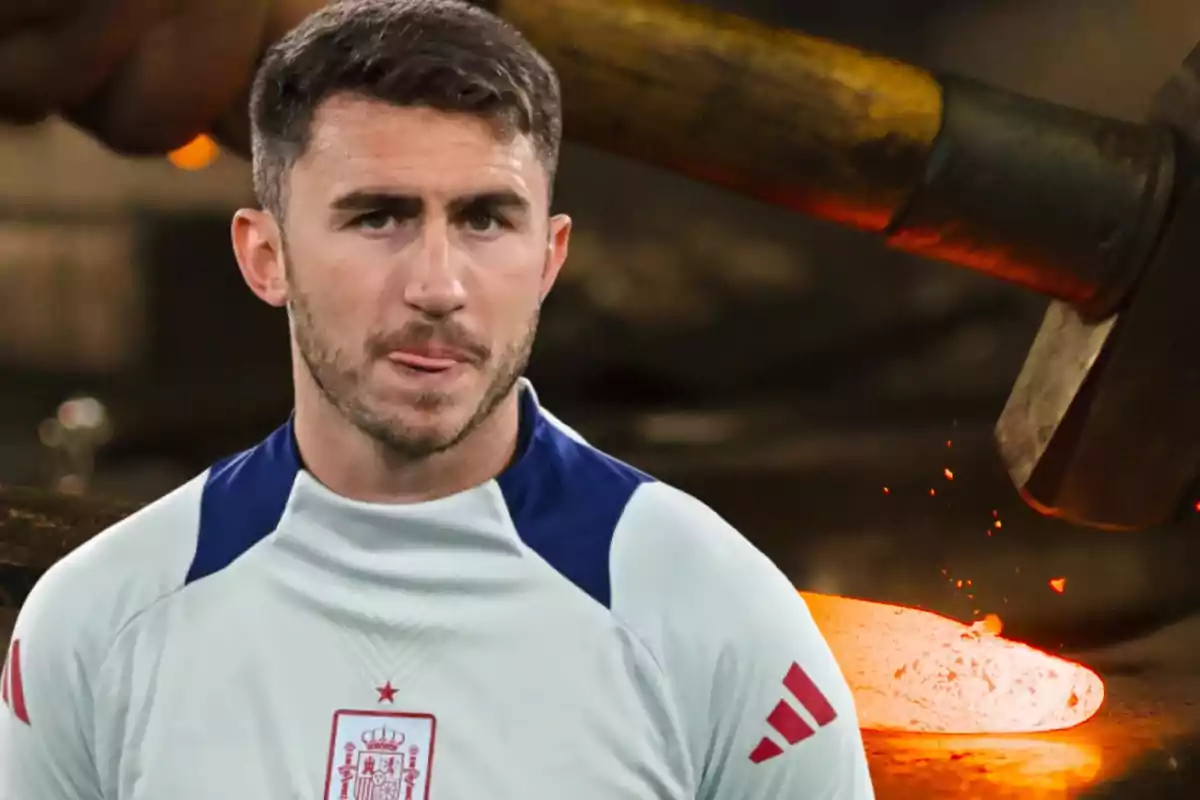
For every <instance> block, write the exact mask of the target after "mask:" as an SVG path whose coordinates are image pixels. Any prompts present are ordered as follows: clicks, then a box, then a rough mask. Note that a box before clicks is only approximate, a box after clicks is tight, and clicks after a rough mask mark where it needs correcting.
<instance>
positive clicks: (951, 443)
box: [946, 439, 954, 447]
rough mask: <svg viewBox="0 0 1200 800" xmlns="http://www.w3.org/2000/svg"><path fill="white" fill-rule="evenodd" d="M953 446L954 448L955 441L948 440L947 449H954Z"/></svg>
mask: <svg viewBox="0 0 1200 800" xmlns="http://www.w3.org/2000/svg"><path fill="white" fill-rule="evenodd" d="M953 446H954V441H953V440H951V439H947V440H946V447H953Z"/></svg>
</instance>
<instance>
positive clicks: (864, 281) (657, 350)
mask: <svg viewBox="0 0 1200 800" xmlns="http://www.w3.org/2000/svg"><path fill="white" fill-rule="evenodd" d="M706 4H707V5H711V6H714V7H718V8H720V9H722V10H726V11H733V12H736V13H739V14H742V15H745V16H751V17H756V18H759V19H761V20H763V21H766V22H768V23H771V24H775V25H779V26H789V27H795V28H799V29H802V30H804V31H807V32H810V33H814V34H818V35H825V36H828V37H831V38H834V39H837V40H840V41H843V42H847V43H850V44H854V45H858V46H861V47H864V48H867V49H870V50H874V51H876V52H881V53H883V54H887V55H892V56H896V57H898V58H901V59H903V60H906V61H910V62H913V63H916V64H918V65H921V66H924V67H929V68H933V69H935V70H946V71H951V72H955V73H958V74H963V75H968V76H973V77H977V78H982V79H984V80H986V81H988V82H991V83H994V84H996V85H999V86H1002V87H1006V88H1010V89H1016V90H1019V91H1022V92H1025V93H1028V94H1032V95H1035V96H1038V97H1044V98H1048V99H1051V100H1055V101H1059V102H1063V103H1067V104H1070V105H1074V106H1077V107H1081V108H1084V109H1087V110H1091V111H1096V112H1101V113H1105V114H1108V115H1111V116H1115V117H1121V118H1127V119H1132V120H1136V119H1140V118H1141V116H1142V114H1143V113H1144V111H1145V109H1146V107H1147V105H1148V101H1149V98H1150V96H1151V94H1152V92H1153V91H1154V89H1155V88H1156V87H1157V86H1158V85H1159V84H1160V83H1161V82H1162V81H1163V80H1164V79H1165V78H1166V77H1167V76H1168V75H1169V74H1170V73H1171V71H1172V70H1173V69H1174V68H1175V67H1176V66H1177V64H1178V63H1179V62H1180V61H1181V60H1182V59H1183V57H1184V56H1185V55H1186V54H1187V52H1188V51H1189V50H1190V49H1191V47H1192V46H1193V45H1194V44H1195V42H1196V41H1197V40H1200V3H1197V2H1195V0H1004V2H1000V0H975V2H962V0H956V1H955V2H951V1H950V0H903V2H902V1H901V0H840V2H838V3H818V2H793V1H791V0H710V2H708V3H706ZM0 176H3V177H2V178H0V482H2V483H6V484H16V485H37V486H56V487H58V488H61V489H66V490H69V491H76V492H85V493H89V494H95V495H101V496H106V497H112V498H120V499H126V500H134V501H139V502H142V501H148V500H151V499H153V498H155V497H157V496H159V495H161V494H162V493H164V492H165V491H167V490H169V489H171V488H173V487H174V486H176V485H178V484H179V483H181V482H183V481H184V480H186V479H187V478H189V477H190V476H192V475H194V474H195V473H197V472H199V471H201V470H202V469H204V468H205V467H206V466H207V465H208V464H209V463H210V462H211V461H213V460H214V459H216V458H218V457H220V456H221V455H224V454H226V453H229V452H232V451H235V450H238V449H241V448H243V447H246V446H249V445H251V444H253V443H254V442H256V441H257V440H258V438H260V437H261V436H263V435H264V434H265V433H266V432H268V431H270V430H271V429H273V428H274V427H275V426H277V425H278V424H279V423H280V422H281V421H282V420H283V419H284V418H285V417H286V415H287V413H288V410H289V407H290V388H289V373H288V369H289V366H288V363H287V349H286V340H285V337H286V330H285V320H284V317H283V316H282V314H281V313H280V312H278V311H275V310H271V309H268V308H267V307H265V306H262V305H260V304H258V303H257V301H255V300H254V299H253V298H252V296H251V295H250V293H249V292H248V291H247V290H246V289H245V287H244V286H243V285H242V283H241V279H240V277H239V275H238V273H237V270H236V267H235V264H234V262H233V259H232V256H231V254H230V249H229V243H228V221H229V218H230V215H231V212H232V210H233V209H235V208H237V207H238V206H239V205H244V204H249V203H250V202H251V194H250V185H249V175H248V168H247V165H246V164H245V163H244V162H243V161H241V160H239V159H237V158H235V157H233V156H231V155H229V154H226V153H221V152H220V151H219V150H217V149H216V148H215V147H214V146H212V145H211V143H205V142H197V143H194V144H193V145H192V146H191V147H189V148H187V149H186V150H184V151H182V152H178V153H176V154H173V156H172V157H171V158H161V159H149V160H130V159H122V158H118V157H116V156H114V155H112V154H109V153H107V152H105V151H104V150H103V149H101V148H100V147H99V146H98V145H96V144H95V143H94V142H92V141H91V140H90V139H88V138H87V137H86V136H84V135H83V134H81V133H79V132H77V131H75V130H73V129H71V128H70V127H69V126H66V125H64V124H61V123H46V124H43V125H39V126H35V127H29V128H0ZM557 204H558V206H559V209H560V210H562V211H566V212H569V213H571V214H572V215H573V216H574V217H575V220H576V231H577V233H576V236H575V239H574V243H573V246H572V251H571V258H570V260H569V262H568V268H567V270H566V271H565V273H564V276H563V278H562V280H561V282H560V285H559V287H558V289H557V290H556V292H555V294H554V295H553V296H552V298H551V300H550V302H549V303H548V305H547V307H546V310H545V315H544V319H543V326H542V332H541V338H540V340H539V343H538V346H537V350H536V355H535V359H534V364H533V366H532V369H531V377H532V378H533V380H534V382H535V385H536V386H537V388H538V390H539V394H540V395H541V397H542V399H543V401H544V402H545V403H546V404H547V405H548V406H549V407H550V408H552V409H553V410H554V411H555V412H556V413H557V414H558V415H559V416H561V417H564V418H565V419H566V420H567V421H569V422H570V423H571V424H573V425H574V426H576V427H577V428H578V429H580V430H581V431H582V432H583V433H584V434H585V435H586V436H588V437H589V438H590V439H591V440H592V442H593V443H594V444H596V445H598V446H600V447H602V448H604V449H607V450H609V451H610V452H612V453H614V454H616V455H618V456H619V457H621V458H623V459H625V460H627V461H630V462H632V463H634V464H635V465H637V466H639V467H641V468H643V469H646V470H648V471H651V472H653V473H655V474H657V475H658V476H659V477H661V478H663V479H666V480H668V481H671V482H673V483H675V484H677V485H679V486H681V487H682V488H684V489H687V490H690V491H692V492H694V493H696V494H698V495H699V496H700V497H702V498H703V499H704V500H706V501H707V502H708V503H709V504H711V505H712V506H714V507H715V508H716V509H717V510H718V511H720V512H721V513H722V514H724V515H725V516H726V517H728V518H729V519H730V520H731V521H733V522H734V523H735V524H736V525H737V526H738V527H740V528H741V529H742V530H743V531H744V532H745V533H746V535H747V536H749V537H750V538H751V539H753V540H754V541H755V542H756V543H758V544H759V546H761V547H762V548H763V549H764V550H765V551H766V552H767V553H768V554H769V555H770V556H771V557H772V558H774V559H775V560H776V561H777V562H778V563H779V564H780V566H781V567H783V568H784V570H785V571H786V572H788V573H789V575H791V576H792V577H793V579H794V580H795V582H796V583H797V585H799V586H802V587H804V588H809V589H815V590H820V591H828V592H838V593H846V594H852V595H856V596H861V597H869V598H876V599H886V600H892V601H895V602H903V603H906V604H914V605H921V606H925V607H928V608H933V609H936V610H939V611H941V612H943V613H946V614H950V615H953V616H956V617H958V618H960V619H964V620H969V619H973V618H978V617H979V616H980V615H983V614H988V613H996V614H999V615H1000V616H1001V618H1002V619H1003V620H1004V622H1005V625H1006V632H1008V633H1011V634H1013V635H1017V636H1020V637H1023V638H1026V639H1027V640H1029V641H1033V642H1036V643H1039V644H1041V645H1043V646H1046V647H1049V648H1052V649H1072V648H1076V649H1077V648H1083V647H1091V646H1097V645H1101V644H1107V643H1109V642H1111V641H1115V640H1117V639H1120V638H1122V637H1128V636H1131V635H1134V634H1136V633H1139V632H1144V631H1146V630H1150V629H1153V628H1154V627H1157V626H1159V625H1161V624H1164V623H1165V622H1167V621H1171V620H1173V619H1176V618H1178V617H1180V616H1183V615H1185V614H1187V613H1188V612H1189V611H1190V610H1191V609H1192V608H1193V607H1197V606H1200V599H1198V595H1200V590H1198V589H1197V587H1196V586H1195V584H1196V581H1195V580H1194V578H1193V575H1192V571H1191V569H1190V567H1189V566H1188V565H1189V564H1194V563H1195V556H1197V555H1200V553H1197V552H1195V551H1196V550H1197V545H1196V544H1193V542H1194V541H1196V540H1197V537H1195V536H1194V535H1191V528H1189V527H1188V526H1187V525H1185V526H1181V527H1179V528H1178V529H1176V528H1172V529H1169V530H1164V531H1157V532H1150V533H1142V534H1131V535H1126V534H1122V535H1115V534H1101V533H1096V532H1092V531H1080V530H1075V529H1071V528H1069V527H1067V526H1065V525H1060V524H1056V523H1053V522H1051V521H1048V520H1044V519H1041V518H1038V517H1036V516H1035V515H1033V514H1032V513H1031V512H1029V511H1027V510H1026V509H1025V508H1024V507H1023V506H1022V505H1021V503H1020V502H1019V500H1018V499H1017V497H1016V494H1015V491H1014V490H1013V489H1012V487H1011V485H1010V484H1009V482H1008V481H1007V479H1006V477H1005V476H1004V475H1003V472H1002V470H1001V466H1000V462H999V459H998V457H997V456H996V454H995V452H994V448H993V445H992V441H991V427H992V425H993V424H994V421H995V418H996V415H997V414H998V412H999V410H1000V409H1001V407H1002V405H1003V403H1004V399H1005V397H1006V396H1007V393H1008V391H1009V389H1010V388H1011V385H1012V383H1013V381H1014V379H1015V377H1016V375H1017V372H1018V370H1019V368H1020V365H1021V363H1022V361H1023V359H1024V355H1025V352H1026V349H1027V348H1028V346H1029V344H1030V342H1031V340H1032V338H1033V335H1034V332H1035V330H1036V328H1037V325H1038V323H1039V321H1040V318H1041V314H1042V312H1043V310H1044V308H1045V301H1044V300H1042V299H1040V298H1038V297H1035V296H1032V295H1027V294H1024V293H1022V292H1021V291H1020V290H1018V289H1015V288H1012V287H1009V286H1006V285H1003V284H1001V283H998V282H995V281H992V280H989V279H987V278H985V277H981V276H978V275H975V274H970V273H967V272H965V271H961V270H956V269H954V268H951V267H947V266H945V265H942V264H934V263H931V262H923V261H920V260H918V259H915V258H913V257H910V256H907V255H904V254H900V253H896V252H891V251H887V250H885V249H883V247H882V246H881V245H880V244H879V243H878V242H877V241H875V240H873V239H871V238H868V237H863V236H860V235H858V234H855V233H853V232H849V231H845V230H841V229H838V228H835V227H832V226H829V225H826V224H822V223H816V222H812V221H810V220H807V219H804V218H800V217H797V216H794V215H791V214H789V213H787V212H784V211H781V210H779V209H776V208H771V207H767V206H765V205H761V204H758V203H755V202H752V201H748V200H744V199H741V198H738V197H735V196H733V195H730V194H726V193H724V192H721V191H719V190H716V189H712V188H710V187H708V186H704V185H700V184H697V183H693V182H691V181H688V180H685V179H682V178H679V177H677V176H673V175H670V174H666V173H663V172H658V171H654V170H651V169H648V168H645V167H642V166H639V165H637V164H634V163H631V162H627V161H624V160H620V159H617V158H614V157H612V156H607V155H604V154H602V153H598V152H595V151H590V150H587V149H583V148H579V147H575V146H568V147H567V148H566V149H565V152H564V156H563V164H562V169H561V173H560V178H559V190H558V195H557ZM72 398H87V400H86V401H84V402H74V403H68V404H67V405H65V406H61V407H60V404H62V403H63V402H64V401H67V400H70V399H72ZM93 451H94V452H93ZM1192 527H1194V526H1192Z"/></svg>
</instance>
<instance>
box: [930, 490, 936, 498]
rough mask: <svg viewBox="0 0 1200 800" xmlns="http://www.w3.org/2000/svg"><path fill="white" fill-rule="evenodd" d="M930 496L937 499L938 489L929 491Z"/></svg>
mask: <svg viewBox="0 0 1200 800" xmlns="http://www.w3.org/2000/svg"><path fill="white" fill-rule="evenodd" d="M929 496H930V497H937V489H930V490H929Z"/></svg>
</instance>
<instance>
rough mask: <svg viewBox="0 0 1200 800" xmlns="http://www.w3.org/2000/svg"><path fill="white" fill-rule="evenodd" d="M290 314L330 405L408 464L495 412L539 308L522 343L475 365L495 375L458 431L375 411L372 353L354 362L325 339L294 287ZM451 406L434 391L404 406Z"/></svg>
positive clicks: (528, 349)
mask: <svg viewBox="0 0 1200 800" xmlns="http://www.w3.org/2000/svg"><path fill="white" fill-rule="evenodd" d="M288 311H289V312H290V315H291V319H292V335H293V336H294V338H295V341H296V349H297V350H298V351H299V353H300V358H301V360H302V361H303V362H304V367H305V369H307V370H308V373H309V375H310V376H312V379H313V383H314V384H316V386H317V389H318V390H320V392H321V394H322V395H323V396H324V398H325V400H326V402H328V403H329V405H330V406H332V407H333V408H334V409H336V410H337V411H338V413H340V414H341V415H342V416H343V417H344V418H345V419H346V420H347V421H348V422H350V424H352V425H353V426H354V427H355V428H357V429H358V430H360V431H362V432H363V433H364V434H366V435H367V436H368V437H369V438H370V439H371V440H373V441H374V442H375V443H376V444H377V445H378V446H379V447H380V448H381V450H382V451H383V454H384V455H385V457H387V458H388V459H389V460H391V461H394V462H397V463H406V462H413V461H419V460H422V459H426V458H428V457H430V456H432V455H435V454H437V453H443V452H446V451H447V450H450V449H452V448H454V447H455V446H457V445H459V444H460V443H462V442H463V440H465V439H467V438H468V437H469V436H470V435H471V434H472V433H474V432H475V431H476V430H477V429H478V428H479V427H480V426H481V425H483V423H484V422H486V421H487V420H488V419H489V418H490V417H491V416H492V415H493V414H494V413H495V412H496V409H497V408H499V407H500V405H501V404H502V403H503V402H504V400H505V398H507V397H508V395H509V393H510V392H512V390H513V387H514V386H516V383H517V381H518V380H519V379H520V377H521V376H522V375H523V374H524V373H525V369H526V368H527V367H528V365H529V358H530V356H531V354H532V352H533V342H534V339H535V338H536V335H537V326H538V318H539V311H540V310H535V311H534V313H533V315H532V317H531V318H530V320H529V323H528V325H527V326H526V330H525V332H524V334H523V335H522V336H521V338H520V339H518V340H517V341H516V342H515V343H514V344H513V345H511V346H510V347H508V348H507V349H506V350H505V351H504V352H502V353H500V354H498V355H497V354H495V353H493V354H492V355H491V356H490V357H489V358H488V359H487V360H486V361H484V362H483V363H481V364H478V365H477V368H478V369H481V370H486V371H489V372H490V373H491V380H490V381H489V382H488V384H487V388H486V389H485V391H484V393H483V395H482V397H481V398H480V400H479V403H478V404H477V405H476V407H475V410H474V411H473V412H472V413H471V414H470V415H469V416H468V417H467V419H466V421H465V422H464V423H463V424H462V425H461V426H460V427H459V428H458V429H457V430H454V429H451V430H446V429H444V428H441V427H439V426H438V425H437V424H436V423H434V424H430V425H415V424H409V423H407V422H405V421H404V419H403V413H404V409H403V408H396V409H395V411H396V412H397V413H393V414H389V413H388V412H387V410H386V409H382V408H375V407H372V404H371V403H369V402H368V400H367V398H366V397H365V396H364V395H365V393H366V392H367V391H368V388H367V382H368V374H369V372H370V371H371V369H372V368H373V367H374V366H375V358H374V357H373V356H372V355H371V354H370V353H364V354H363V356H362V357H361V358H359V359H354V358H351V357H350V356H348V355H347V354H346V353H345V352H344V351H342V350H339V349H338V348H337V347H335V346H334V345H332V344H331V343H330V342H328V341H327V340H325V338H324V337H323V336H322V335H321V332H320V326H319V325H318V323H317V322H316V320H315V319H314V315H313V313H312V308H311V305H310V304H309V302H308V299H307V297H306V295H305V294H304V293H303V292H299V291H297V290H296V286H295V284H294V283H293V284H292V292H291V296H290V297H289V299H288ZM431 324H432V325H436V323H431ZM451 402H452V401H451V399H450V398H448V397H447V396H446V395H444V394H441V393H434V392H430V393H425V394H421V395H418V396H416V397H415V398H413V399H411V400H410V401H409V402H408V403H406V405H407V406H409V407H410V408H412V409H416V410H418V411H421V412H424V413H427V414H436V413H437V411H438V409H439V408H444V407H446V406H448V405H450V403H451Z"/></svg>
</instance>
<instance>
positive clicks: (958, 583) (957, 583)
mask: <svg viewBox="0 0 1200 800" xmlns="http://www.w3.org/2000/svg"><path fill="white" fill-rule="evenodd" d="M954 587H955V588H956V589H961V588H962V580H961V579H960V580H959V581H957V582H956V583H955V584H954Z"/></svg>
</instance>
